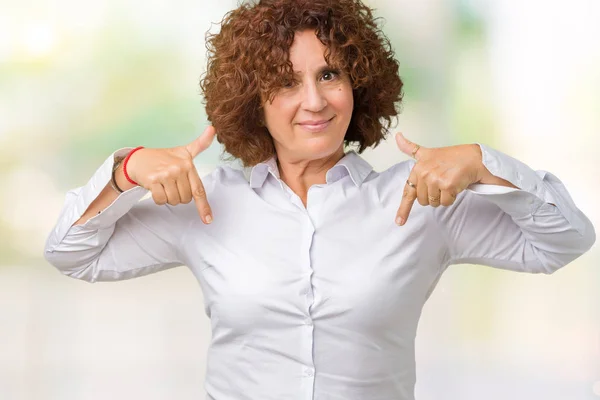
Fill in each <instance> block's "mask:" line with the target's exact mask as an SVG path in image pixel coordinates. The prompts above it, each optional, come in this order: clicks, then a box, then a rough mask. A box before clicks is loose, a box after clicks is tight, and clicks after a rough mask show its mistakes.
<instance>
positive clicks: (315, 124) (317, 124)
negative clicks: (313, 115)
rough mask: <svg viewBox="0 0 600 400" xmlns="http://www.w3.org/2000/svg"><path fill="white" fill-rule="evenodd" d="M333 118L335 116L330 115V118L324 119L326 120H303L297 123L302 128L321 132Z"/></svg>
mask: <svg viewBox="0 0 600 400" xmlns="http://www.w3.org/2000/svg"><path fill="white" fill-rule="evenodd" d="M334 118H335V116H333V117H331V118H330V119H326V120H319V121H305V122H300V123H299V124H298V125H300V126H301V127H302V128H304V129H305V130H307V131H309V132H321V131H323V130H325V129H327V127H328V126H329V124H330V123H331V121H332V120H333V119H334Z"/></svg>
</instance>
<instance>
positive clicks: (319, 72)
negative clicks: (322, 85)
mask: <svg viewBox="0 0 600 400" xmlns="http://www.w3.org/2000/svg"><path fill="white" fill-rule="evenodd" d="M325 71H335V68H334V67H333V66H331V65H329V64H325V65H323V66H321V67H319V69H318V70H317V74H322V73H323V72H325ZM294 75H301V72H300V71H294Z"/></svg>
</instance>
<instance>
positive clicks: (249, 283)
mask: <svg viewBox="0 0 600 400" xmlns="http://www.w3.org/2000/svg"><path fill="white" fill-rule="evenodd" d="M480 146H481V149H482V153H483V163H484V165H485V166H486V167H487V168H488V169H489V171H490V172H491V173H492V174H493V175H495V176H498V177H501V178H504V179H506V180H508V181H509V182H511V183H513V184H514V185H515V186H517V187H519V188H520V189H511V188H507V187H501V186H494V185H472V186H471V187H469V188H468V189H467V190H465V191H463V192H462V193H460V194H459V195H458V196H457V199H456V202H455V203H454V204H453V205H452V206H450V207H438V208H433V207H422V206H420V205H419V204H418V203H417V202H415V204H414V206H413V209H412V212H411V214H410V216H409V218H408V221H407V223H406V225H405V226H403V227H399V226H397V225H396V224H395V223H394V218H395V216H396V211H397V209H398V207H399V205H400V201H401V197H402V191H403V187H404V184H405V181H406V179H407V177H408V175H409V172H410V170H411V168H412V166H413V165H414V161H412V160H409V161H404V162H400V163H398V164H395V165H394V166H392V167H391V168H389V169H387V170H386V171H384V172H381V173H378V172H376V171H374V170H373V169H372V167H371V166H370V165H369V164H368V163H367V162H366V161H365V160H363V159H362V158H361V157H360V156H359V155H358V154H356V153H355V152H349V153H347V154H346V155H345V157H344V158H343V159H342V160H340V161H339V162H338V163H337V164H336V165H335V166H334V167H333V168H331V169H330V170H329V171H328V172H327V183H326V184H322V185H313V186H312V187H311V188H310V190H309V191H308V197H307V206H306V207H304V205H303V204H302V201H301V200H300V198H299V197H298V196H297V195H296V194H294V193H293V192H292V191H291V190H290V189H289V188H288V187H287V185H286V184H285V183H284V182H283V181H282V180H280V177H279V173H278V170H277V163H276V162H275V160H274V159H271V160H269V161H267V162H265V163H261V164H259V165H257V166H255V167H253V168H252V169H246V170H240V169H237V170H236V169H235V168H232V167H230V166H221V167H218V168H216V169H215V170H214V171H213V172H212V173H211V174H209V175H208V176H206V177H204V178H203V182H204V186H205V188H206V191H207V196H208V200H209V202H210V205H211V207H212V210H213V215H214V221H213V223H212V224H210V225H204V224H203V223H202V221H201V220H200V217H199V216H198V214H197V211H196V207H195V206H194V204H193V203H189V204H187V205H178V206H169V205H163V206H158V205H156V204H155V203H154V202H153V200H152V199H151V198H144V199H142V197H144V195H145V194H147V190H146V189H143V188H141V187H137V188H133V189H131V190H128V191H127V192H125V193H123V194H121V195H120V196H119V197H118V198H117V199H116V200H115V201H114V202H113V203H112V204H111V205H110V206H109V207H108V208H106V209H105V210H104V211H103V212H102V213H101V214H99V215H97V216H94V217H93V218H91V219H90V220H89V221H87V222H86V223H85V224H82V225H77V226H72V224H73V223H74V222H75V221H77V220H78V219H79V218H80V216H81V215H82V214H83V213H84V211H85V210H86V209H87V208H88V206H89V205H90V203H91V202H92V201H93V200H94V199H95V198H96V197H97V196H98V194H99V193H100V192H101V190H102V189H103V188H104V187H105V186H106V184H107V183H108V182H109V179H110V175H111V167H112V165H113V161H114V155H115V154H117V153H118V154H119V155H120V154H122V153H124V152H126V151H127V149H123V150H121V151H119V152H117V153H115V154H113V155H111V156H110V157H109V158H108V159H107V160H106V162H105V163H104V164H103V165H102V166H101V167H100V168H99V169H98V171H97V172H96V173H95V174H94V175H93V176H92V178H91V180H90V181H89V182H88V183H87V184H86V185H85V186H83V187H81V188H78V189H75V190H71V191H69V192H68V193H67V198H66V203H65V205H64V208H63V210H62V212H61V214H60V218H59V220H58V223H57V224H56V227H55V228H54V229H53V230H52V232H51V233H50V235H49V237H48V240H47V244H46V248H45V257H46V259H47V260H48V261H49V262H50V263H51V264H53V265H54V266H56V267H57V268H58V269H59V270H60V271H61V272H63V273H64V274H66V275H68V276H71V277H74V278H77V279H83V280H86V281H89V282H96V281H114V280H123V279H129V278H134V277H137V276H142V275H146V274H150V273H154V272H158V271H160V270H164V269H167V268H170V267H175V266H179V265H186V266H187V267H188V268H190V269H191V271H192V272H193V274H194V275H195V276H196V278H197V279H198V282H199V283H200V286H201V288H202V291H203V295H204V301H205V311H206V314H207V315H208V317H209V318H210V320H211V326H212V341H211V345H210V348H209V352H208V360H207V372H206V379H205V389H206V391H207V399H211V400H246V399H248V400H250V399H251V400H413V399H414V385H415V380H416V377H415V357H414V350H415V348H414V343H415V333H416V329H417V323H418V321H419V316H420V314H421V309H422V307H423V304H424V303H425V301H426V300H427V298H428V297H429V295H430V294H431V292H432V290H433V289H434V287H435V286H436V283H437V282H438V280H439V279H440V277H441V275H442V273H443V272H444V271H445V269H446V268H447V267H448V266H449V265H451V264H457V263H475V264H482V265H489V266H492V267H497V268H503V269H510V270H514V271H522V272H530V273H540V272H541V273H552V272H554V271H556V270H557V269H559V268H560V267H562V266H564V265H566V264H568V263H569V262H570V261H572V260H574V259H575V258H577V257H579V256H580V255H581V254H583V253H584V252H585V251H587V250H588V249H589V248H590V247H591V246H592V244H593V243H594V241H595V232H594V228H593V226H592V224H591V222H590V221H589V219H588V218H587V217H586V216H585V215H584V214H583V213H582V212H581V211H580V210H579V209H577V207H576V206H575V204H574V203H573V201H572V199H571V197H570V196H569V194H568V193H567V190H566V189H565V187H564V186H563V184H562V183H561V182H560V181H559V180H558V179H557V178H556V177H555V176H554V175H552V174H550V173H548V172H544V171H537V172H536V171H533V170H532V169H530V168H529V167H527V166H526V165H525V164H523V163H521V162H519V161H517V160H515V159H514V158H511V157H509V156H507V155H505V154H502V153H500V152H498V151H496V150H494V149H491V148H488V147H486V146H483V145H480ZM140 199H141V200H140ZM199 362H200V360H199Z"/></svg>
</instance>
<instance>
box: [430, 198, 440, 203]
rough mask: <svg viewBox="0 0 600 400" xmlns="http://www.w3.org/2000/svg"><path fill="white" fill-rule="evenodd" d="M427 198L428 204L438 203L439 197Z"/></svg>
mask: <svg viewBox="0 0 600 400" xmlns="http://www.w3.org/2000/svg"><path fill="white" fill-rule="evenodd" d="M428 198H429V202H430V203H439V202H440V197H439V196H438V197H435V196H428Z"/></svg>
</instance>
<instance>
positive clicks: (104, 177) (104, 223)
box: [58, 148, 149, 239]
mask: <svg viewBox="0 0 600 400" xmlns="http://www.w3.org/2000/svg"><path fill="white" fill-rule="evenodd" d="M132 149H133V148H123V149H119V150H117V151H116V152H114V153H113V154H112V155H110V156H109V157H108V158H107V159H106V160H105V161H104V163H103V164H102V166H100V168H98V170H97V171H96V172H95V173H94V175H92V177H91V179H90V180H89V181H88V183H87V184H86V185H85V186H83V187H82V188H81V190H80V191H79V193H78V194H77V197H76V199H75V201H74V203H73V207H71V216H70V218H69V219H68V221H67V222H68V224H67V225H66V228H67V229H66V230H65V232H64V233H62V234H59V235H58V236H59V238H61V239H62V238H64V236H65V235H66V234H67V232H68V231H69V229H70V228H71V226H72V225H73V224H74V223H75V221H77V220H78V219H79V218H81V216H82V215H83V214H84V213H85V211H86V210H87V209H88V207H89V206H90V204H91V203H92V202H93V201H94V200H95V199H96V198H97V197H98V195H100V192H102V190H103V189H104V188H105V187H106V185H107V184H108V183H109V182H110V179H111V177H112V168H113V166H114V162H115V159H116V158H117V157H123V156H125V155H127V153H129V151H131V150H132ZM148 193H149V191H148V190H147V189H144V188H143V187H141V186H136V187H134V188H131V189H129V190H126V191H125V192H123V193H121V194H119V196H118V197H117V198H116V199H115V200H114V201H113V202H112V203H111V204H110V205H109V206H108V207H106V208H105V209H104V210H102V212H101V213H100V214H97V215H95V216H93V217H91V218H90V219H89V220H87V221H86V222H85V223H84V224H81V225H76V226H73V229H75V230H88V229H93V230H97V229H104V228H108V227H111V226H112V225H114V224H115V223H116V222H117V220H118V219H119V218H121V217H122V216H123V215H125V214H126V213H127V212H128V211H129V210H130V209H131V208H132V207H133V206H134V205H135V204H136V203H137V202H138V201H140V200H141V199H142V198H143V197H144V196H145V195H146V194H148Z"/></svg>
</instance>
